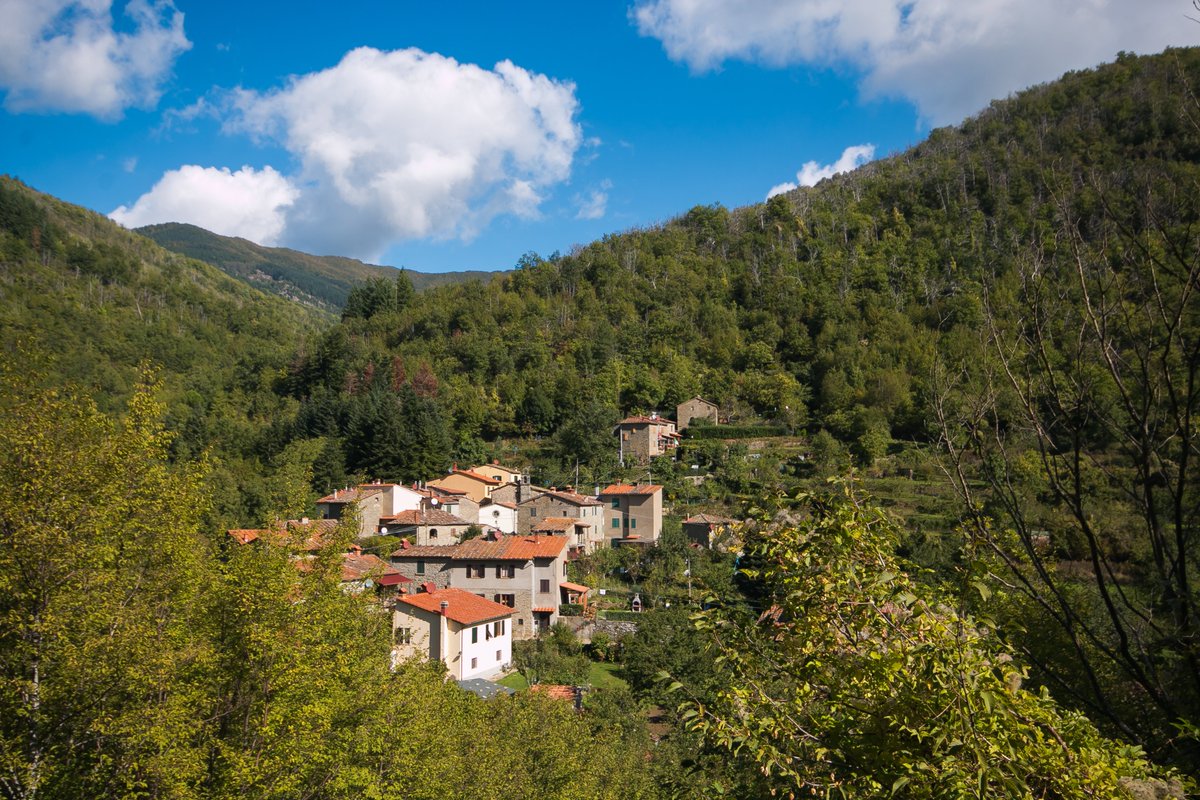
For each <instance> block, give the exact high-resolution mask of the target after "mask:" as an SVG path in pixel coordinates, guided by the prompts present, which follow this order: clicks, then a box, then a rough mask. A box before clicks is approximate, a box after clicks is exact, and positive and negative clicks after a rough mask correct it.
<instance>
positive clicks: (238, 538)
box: [225, 528, 262, 544]
mask: <svg viewBox="0 0 1200 800" xmlns="http://www.w3.org/2000/svg"><path fill="white" fill-rule="evenodd" d="M225 533H227V534H228V535H229V536H230V537H231V538H232V539H233V540H234V541H235V542H237V543H238V544H250V543H251V542H253V541H255V540H256V539H258V537H259V535H260V534H261V533H262V531H261V530H259V529H257V528H234V529H232V530H228V531H225Z"/></svg>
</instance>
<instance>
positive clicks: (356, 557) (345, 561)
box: [342, 553, 400, 581]
mask: <svg viewBox="0 0 1200 800" xmlns="http://www.w3.org/2000/svg"><path fill="white" fill-rule="evenodd" d="M399 574H400V571H399V570H397V569H396V568H395V567H393V566H391V565H390V564H388V563H387V562H385V561H384V560H383V559H381V558H380V557H379V556H375V555H371V554H370V553H346V554H344V555H343V556H342V580H343V581H359V580H362V579H363V578H383V577H384V576H385V575H399Z"/></svg>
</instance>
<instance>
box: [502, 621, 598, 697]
mask: <svg viewBox="0 0 1200 800" xmlns="http://www.w3.org/2000/svg"><path fill="white" fill-rule="evenodd" d="M513 665H514V666H516V668H517V669H518V670H520V671H521V673H522V674H523V675H524V676H525V678H526V680H528V681H529V683H531V684H534V683H558V684H568V685H571V686H582V685H584V684H585V683H587V679H588V672H589V670H590V668H591V665H590V662H589V661H588V657H587V656H585V655H584V654H583V646H582V645H581V644H580V643H579V642H578V641H577V640H576V639H575V634H574V633H573V632H572V631H571V629H570V628H568V627H567V626H566V625H565V624H563V623H561V622H559V623H556V624H555V625H554V626H553V627H552V628H551V629H550V630H549V631H546V632H544V633H542V634H541V635H539V636H538V637H537V638H536V639H526V640H524V641H520V642H515V643H514V644H513Z"/></svg>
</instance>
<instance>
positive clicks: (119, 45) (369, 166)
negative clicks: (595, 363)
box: [0, 0, 1200, 272]
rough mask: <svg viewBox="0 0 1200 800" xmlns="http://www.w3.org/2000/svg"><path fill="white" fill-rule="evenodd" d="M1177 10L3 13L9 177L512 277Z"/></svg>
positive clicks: (636, 6) (1133, 46)
mask: <svg viewBox="0 0 1200 800" xmlns="http://www.w3.org/2000/svg"><path fill="white" fill-rule="evenodd" d="M1189 13H1191V14H1192V15H1193V16H1195V15H1196V12H1195V11H1194V9H1193V8H1192V6H1191V4H1190V2H1188V1H1187V0H1086V1H1081V0H973V1H972V2H964V1H963V0H958V1H957V2H955V1H954V0H793V1H792V2H779V1H772V0H634V2H618V3H603V2H587V3H563V2H561V0H559V1H558V2H521V3H496V2H494V0H493V2H486V3H485V2H479V3H475V2H460V3H454V4H437V3H409V2H398V1H397V2H387V3H379V2H376V3H363V2H354V0H346V1H345V2H342V3H338V4H332V3H327V2H321V3H318V2H309V1H306V0H293V1H292V2H287V3H279V2H249V3H246V2H243V3H236V4H235V3H228V2H224V1H223V0H204V1H203V2H200V1H199V0H175V2H174V3H170V2H166V1H165V0H130V1H129V2H126V0H113V2H112V3H111V5H110V4H109V3H108V2H106V0H0V19H4V20H5V21H6V22H5V25H4V26H3V27H0V97H2V98H3V110H2V111H0V171H3V172H6V173H9V174H13V175H16V176H18V177H20V178H21V179H23V180H24V181H26V182H27V183H29V184H30V185H32V186H34V187H35V188H37V189H40V190H42V191H46V192H49V193H51V194H54V195H56V196H58V197H61V198H63V199H65V200H68V201H71V202H74V203H79V204H81V205H84V206H87V207H89V208H93V209H95V210H97V211H100V212H102V213H105V214H111V215H112V216H113V217H114V218H115V219H117V220H118V221H120V222H122V223H123V224H126V225H128V226H130V227H134V226H137V225H142V224H148V223H151V222H162V221H170V220H176V221H183V222H193V223H195V224H198V225H201V226H203V227H206V228H209V229H212V230H215V231H217V232H219V233H224V234H228V235H241V236H245V237H246V238H249V239H252V240H255V241H259V242H261V243H263V244H272V245H282V246H293V247H297V248H298V249H303V250H307V251H309V252H316V253H320V254H337V255H349V256H353V257H358V258H363V259H364V260H369V261H374V262H376V263H384V264H391V265H396V266H405V267H408V268H413V269H418V270H424V271H434V272H436V271H443V270H449V269H507V268H510V267H511V266H512V265H513V264H514V263H515V261H516V260H517V258H519V257H520V255H521V254H522V253H525V252H527V251H537V252H539V253H541V254H543V255H548V254H550V253H551V252H553V251H555V250H561V251H567V250H569V249H570V248H571V246H572V245H574V244H582V243H586V242H589V241H591V240H593V239H596V238H599V237H601V236H603V235H605V234H606V233H610V232H614V231H621V230H626V229H629V228H633V227H638V226H646V225H653V224H655V223H657V222H661V221H663V220H666V219H669V218H671V217H673V216H675V215H677V214H680V213H682V212H684V211H686V210H687V209H688V208H690V207H692V206H694V205H697V204H709V203H721V204H724V205H726V206H729V207H736V206H741V205H745V204H748V203H753V202H757V201H761V200H763V199H764V198H765V197H766V196H767V195H768V193H769V192H771V191H773V190H776V191H778V190H780V189H783V188H787V187H788V186H791V185H796V184H807V183H812V182H814V181H816V180H819V179H820V178H821V177H822V176H825V175H828V174H830V172H832V171H833V170H835V169H848V168H853V167H854V166H855V165H857V164H859V163H862V162H864V161H866V160H869V159H870V158H872V157H882V156H885V155H887V154H889V153H893V152H896V151H899V150H902V149H904V148H905V147H907V146H909V145H911V144H914V143H915V142H917V141H919V140H920V139H922V138H924V136H925V135H926V134H927V133H928V131H929V130H930V128H931V127H932V126H936V125H943V124H952V123H955V122H958V121H960V120H961V119H962V118H963V117H964V116H966V115H969V114H971V113H973V112H975V111H977V110H979V109H980V108H983V107H984V106H986V105H987V103H988V102H989V100H990V99H991V98H994V97H1001V96H1004V95H1006V94H1008V93H1009V92H1012V91H1016V90H1019V89H1021V88H1023V87H1025V86H1028V85H1030V84H1034V83H1038V82H1042V81H1046V80H1052V79H1053V78H1055V77H1057V76H1058V75H1059V74H1061V73H1062V72H1064V71H1066V70H1068V69H1077V68H1084V67H1088V66H1093V65H1095V64H1097V63H1100V62H1103V61H1108V60H1111V59H1112V58H1113V57H1114V56H1115V54H1116V53H1117V52H1118V51H1120V50H1127V51H1132V52H1141V53H1146V52H1158V51H1160V50H1162V49H1163V48H1165V47H1167V46H1170V45H1191V44H1195V43H1197V42H1198V41H1200V23H1196V22H1193V21H1191V20H1189V19H1188V17H1187V15H1188V14H1189Z"/></svg>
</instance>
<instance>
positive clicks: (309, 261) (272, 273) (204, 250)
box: [134, 222, 498, 312]
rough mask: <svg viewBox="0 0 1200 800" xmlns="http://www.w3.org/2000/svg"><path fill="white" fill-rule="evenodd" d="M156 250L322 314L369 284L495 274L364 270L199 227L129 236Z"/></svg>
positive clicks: (166, 226)
mask: <svg viewBox="0 0 1200 800" xmlns="http://www.w3.org/2000/svg"><path fill="white" fill-rule="evenodd" d="M134 232H135V233H138V234H141V235H142V236H145V237H147V238H148V239H151V240H153V241H154V242H156V243H158V245H159V246H161V247H164V248H166V249H167V250H171V251H173V252H176V253H180V254H182V255H185V256H188V257H190V258H195V259H198V260H200V261H204V262H206V263H209V264H212V265H213V266H215V267H217V268H219V269H221V270H222V271H224V272H226V273H227V274H229V275H232V276H233V277H235V278H238V279H240V280H243V281H245V282H247V283H249V284H251V285H252V286H256V287H258V288H260V289H262V290H264V291H266V292H269V293H271V294H276V295H279V296H281V297H286V298H287V299H289V300H293V301H295V302H298V303H302V304H304V305H307V306H311V307H313V308H318V309H321V310H323V311H330V312H336V311H338V310H339V309H341V308H342V307H343V306H344V305H345V303H346V298H347V297H348V296H349V294H350V290H351V289H352V288H353V287H354V286H355V285H357V284H361V283H365V282H366V281H368V280H370V279H372V278H385V279H387V280H392V279H393V278H395V276H396V273H397V272H398V271H402V272H404V273H405V274H406V275H407V276H408V278H409V280H410V281H411V282H412V284H413V288H414V289H416V290H417V291H418V292H420V291H423V290H425V289H428V288H431V287H434V286H443V285H446V284H452V283H462V282H465V281H470V280H476V279H479V280H489V279H490V278H491V277H492V276H493V275H496V274H498V273H497V272H490V271H486V270H466V271H457V272H443V273H428V272H417V271H414V270H410V269H404V268H402V267H389V266H383V265H379V264H368V263H366V262H363V261H359V260H358V259H354V258H347V257H345V256H320V255H314V254H312V253H305V252H303V251H300V250H293V249H291V248H288V247H265V246H263V245H260V244H255V243H254V242H252V241H250V240H249V239H243V238H241V237H236V236H222V235H221V234H218V233H213V232H212V231H209V230H206V229H204V228H201V227H199V226H198V225H192V224H189V223H183V222H166V223H160V224H157V225H146V226H144V227H141V228H137V229H135V230H134Z"/></svg>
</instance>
